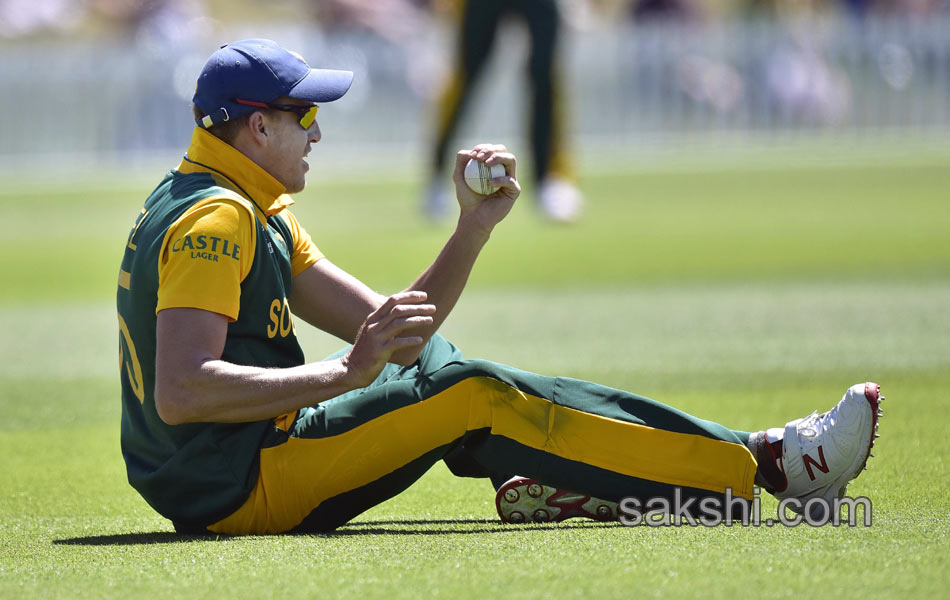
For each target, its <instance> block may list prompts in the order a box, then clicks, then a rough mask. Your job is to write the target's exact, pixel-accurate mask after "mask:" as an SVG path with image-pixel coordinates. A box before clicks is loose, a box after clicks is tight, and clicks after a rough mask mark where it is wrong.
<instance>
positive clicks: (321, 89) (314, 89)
mask: <svg viewBox="0 0 950 600" xmlns="http://www.w3.org/2000/svg"><path fill="white" fill-rule="evenodd" d="M352 83H353V72H352V71H334V70H332V69H310V73H308V74H307V76H306V77H304V78H303V79H301V80H300V82H299V83H298V84H297V85H295V86H294V87H293V89H291V90H290V93H289V94H287V95H288V96H290V97H291V98H296V99H298V100H309V101H310V102H333V101H334V100H338V99H339V98H342V97H343V94H345V93H346V91H347V90H348V89H350V85H351V84H352Z"/></svg>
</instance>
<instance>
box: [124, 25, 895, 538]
mask: <svg viewBox="0 0 950 600" xmlns="http://www.w3.org/2000/svg"><path fill="white" fill-rule="evenodd" d="M351 80H352V73H350V72H347V71H331V70H321V69H311V68H310V67H309V66H308V65H307V63H306V62H304V60H303V59H302V58H300V57H299V56H298V55H296V54H293V53H291V52H288V51H286V50H284V49H282V48H281V47H279V46H278V45H277V44H275V43H274V42H271V41H268V40H245V41H241V42H236V43H233V44H230V45H226V46H222V47H221V49H219V50H217V51H216V52H215V53H214V54H212V56H211V57H210V59H209V60H208V62H207V64H206V65H205V66H204V69H203V70H202V72H201V75H200V77H199V79H198V85H197V90H196V92H195V96H194V104H195V107H194V110H195V119H196V122H197V125H198V126H197V127H196V128H195V130H194V136H193V138H192V142H191V146H190V147H189V148H188V151H187V154H186V155H185V157H184V158H183V160H182V161H181V163H180V164H179V165H178V167H177V168H175V169H173V170H171V171H169V172H168V173H167V174H166V175H165V177H164V179H163V180H162V181H161V183H159V185H158V187H157V188H156V189H155V191H154V192H152V194H151V195H150V196H149V197H148V199H147V200H146V201H145V205H144V207H143V208H142V210H141V212H140V214H139V216H138V218H137V220H136V222H135V224H134V226H133V228H132V231H131V233H130V235H129V238H128V242H127V244H126V247H125V255H124V257H123V259H122V265H121V270H120V273H119V286H118V299H117V301H118V313H119V329H120V335H119V339H120V359H121V365H122V366H121V379H122V382H121V385H122V408H123V410H122V453H123V456H124V458H125V462H126V465H127V471H128V478H129V482H130V483H131V484H132V486H133V487H134V488H135V489H136V490H138V491H139V493H141V495H142V496H143V497H144V498H145V499H146V500H147V501H148V503H149V504H150V505H151V506H153V507H154V508H155V510H157V511H158V512H159V513H161V514H162V515H164V516H165V517H167V518H169V519H171V520H172V522H173V523H174V525H175V527H176V529H177V530H178V531H181V532H217V533H229V534H244V533H276V532H287V531H325V530H330V529H333V528H335V527H338V526H340V525H342V524H344V523H346V522H347V521H349V520H350V519H352V518H354V517H355V516H357V515H359V514H360V513H361V512H363V511H365V510H367V509H368V508H370V507H372V506H374V505H376V504H379V503H381V502H383V501H384V500H386V499H388V498H390V497H392V496H394V495H396V494H398V493H400V492H401V491H403V490H405V489H406V488H407V487H409V486H410V485H411V484H412V483H413V482H414V481H416V480H417V479H419V477H420V476H422V474H423V473H425V472H426V470H428V469H429V468H430V467H431V466H432V465H433V464H435V463H436V462H438V461H440V460H443V461H445V462H446V464H447V465H448V467H449V469H450V470H451V471H452V472H453V473H455V474H456V475H460V476H476V477H490V478H491V479H492V481H493V483H494V485H495V488H496V490H497V496H496V504H497V506H498V509H499V514H500V517H501V519H502V520H504V521H506V522H520V521H528V520H539V521H544V520H552V521H559V520H562V519H566V518H569V517H575V516H586V517H590V518H596V519H601V520H608V519H614V518H617V502H618V501H620V500H621V499H623V498H626V497H634V498H639V499H646V498H654V497H661V498H673V497H674V493H675V494H677V495H680V496H681V497H683V498H695V499H704V498H717V499H721V498H723V497H724V495H726V494H727V493H728V494H733V495H734V496H736V497H741V498H744V499H746V501H748V500H751V499H752V498H753V494H754V492H753V485H754V484H757V485H759V486H762V487H764V488H765V489H766V490H768V491H770V492H772V493H773V494H775V495H776V496H777V497H779V498H786V497H795V498H798V499H800V500H802V501H805V500H808V499H811V498H822V499H833V498H836V497H838V496H841V495H843V493H844V490H845V485H846V484H847V483H848V481H849V480H851V479H852V478H854V477H855V476H856V475H857V474H858V473H859V472H860V471H861V469H862V468H863V466H864V464H865V462H866V460H867V457H868V454H869V452H870V448H871V445H872V442H873V436H874V432H875V429H876V427H877V416H878V402H879V400H881V399H882V398H881V396H880V395H879V387H878V386H877V385H875V384H872V383H867V384H864V383H862V384H858V385H855V386H853V387H851V388H850V389H848V390H847V392H846V393H845V395H844V398H843V399H842V400H841V401H840V402H839V403H838V404H837V405H836V406H835V407H834V408H832V409H831V410H830V411H829V412H827V413H824V414H821V415H818V414H812V415H811V416H809V417H806V418H805V419H799V420H796V421H792V422H791V423H788V424H787V425H786V426H785V427H783V428H781V427H780V428H775V429H768V430H766V431H759V432H757V433H752V434H750V433H746V432H742V431H733V430H731V429H729V428H727V427H724V426H722V425H718V424H716V423H712V422H709V421H705V420H702V419H697V418H695V417H692V416H690V415H687V414H685V413H683V412H681V411H678V410H675V409H673V408H670V407H668V406H665V405H663V404H660V403H658V402H655V401H653V400H650V399H648V398H644V397H641V396H637V395H635V394H631V393H628V392H624V391H619V390H615V389H611V388H607V387H604V386H601V385H597V384H594V383H588V382H585V381H579V380H573V379H565V378H552V377H543V376H540V375H535V374H532V373H526V372H524V371H520V370H517V369H513V368H511V367H507V366H503V365H500V364H496V363H492V362H488V361H485V360H465V359H463V358H462V354H461V352H460V351H459V350H458V349H457V348H456V347H455V346H453V345H452V344H451V343H449V342H448V341H446V340H445V339H443V338H441V337H440V336H438V335H437V333H436V332H437V330H438V329H439V326H440V325H441V324H442V322H443V321H444V320H445V319H446V317H448V315H449V313H450V312H451V311H452V307H453V306H454V305H455V303H456V301H457V300H458V298H459V295H460V294H461V293H462V289H463V288H464V287H465V283H466V280H467V278H468V275H469V273H470V271H471V269H472V266H473V265H474V264H475V260H476V258H477V256H478V254H479V252H480V250H481V249H482V247H483V246H484V244H485V243H486V242H487V241H488V239H489V236H490V235H491V233H492V231H493V229H494V228H495V226H496V225H498V223H500V222H501V221H502V220H503V219H504V218H505V216H506V215H507V214H508V212H509V210H510V209H511V207H512V205H513V204H514V202H515V200H516V199H517V198H518V195H519V193H520V191H521V190H520V187H519V184H518V178H517V166H516V161H515V157H514V156H513V155H512V154H510V153H509V152H508V151H507V150H506V149H505V148H504V147H503V146H496V145H488V144H483V145H478V146H476V147H474V148H472V149H471V150H463V151H460V152H459V153H458V155H457V158H456V163H455V170H454V173H453V180H454V182H455V193H456V197H457V199H458V204H459V218H458V225H457V227H456V229H455V230H454V232H453V233H452V235H451V236H450V237H449V239H448V241H447V242H446V243H445V246H444V247H443V248H442V251H441V252H440V253H439V255H438V256H437V257H436V258H435V261H434V262H433V263H432V265H431V266H430V267H429V268H428V269H426V270H425V271H424V272H423V273H422V274H421V275H420V276H419V277H418V278H417V279H416V280H415V281H414V282H412V283H411V284H410V285H409V286H408V287H407V288H406V289H405V291H402V292H399V293H396V294H393V295H392V296H389V297H384V296H382V295H380V294H378V293H376V292H374V291H373V290H371V289H370V288H368V287H367V286H366V285H364V284H363V283H361V282H360V281H359V280H358V279H356V278H355V277H353V276H352V275H350V274H348V273H346V272H344V271H343V270H341V269H340V268H338V267H337V266H335V265H334V264H333V263H332V262H330V260H329V259H327V258H324V256H323V255H322V254H321V253H320V251H319V250H318V249H317V247H316V246H315V245H314V243H313V241H311V238H310V236H309V235H308V234H307V232H306V230H305V229H304V228H303V226H301V224H300V223H299V222H298V221H297V219H296V218H295V217H294V215H293V213H292V212H291V211H290V208H289V207H290V206H291V205H292V204H293V200H291V198H290V196H288V194H292V193H295V192H299V191H301V190H302V189H303V188H304V179H305V175H306V172H307V169H308V165H307V161H306V158H307V155H308V154H309V153H310V150H311V148H312V144H315V143H317V142H318V141H320V129H319V127H318V125H317V121H316V120H315V118H314V117H315V115H316V113H317V105H318V104H323V103H327V102H332V101H334V100H337V99H339V98H340V97H342V96H343V95H344V94H345V93H346V91H347V89H348V88H349V86H350V83H351ZM470 159H475V160H478V161H483V162H484V163H486V164H487V165H489V166H491V165H498V164H500V165H504V167H505V172H506V174H505V175H504V176H503V177H500V178H497V179H495V180H494V183H497V184H500V186H501V187H500V189H499V190H498V191H497V192H495V193H493V194H491V195H488V196H481V195H478V194H475V193H474V192H473V191H472V190H470V189H469V188H468V187H467V186H466V184H465V183H464V180H463V175H462V174H463V170H464V166H465V164H466V163H467V162H468V161H469V160H470ZM292 315H293V316H292ZM298 320H303V321H305V322H306V323H309V324H310V325H313V326H314V327H318V328H320V329H322V330H324V331H326V332H328V333H330V334H333V335H335V336H337V337H339V338H341V339H342V340H345V341H346V342H348V343H350V344H351V345H350V346H348V347H347V348H346V349H344V350H343V351H341V352H340V353H339V354H337V355H335V356H333V357H330V358H328V359H326V360H323V361H320V362H310V363H308V362H306V361H305V360H304V355H303V352H302V351H301V348H300V346H299V344H298V342H297V339H296V336H295V330H296V327H297V325H298V322H297V321H298ZM513 475H518V477H512V476H513ZM568 490H570V491H571V492H572V493H567V491H568ZM740 504H741V502H740Z"/></svg>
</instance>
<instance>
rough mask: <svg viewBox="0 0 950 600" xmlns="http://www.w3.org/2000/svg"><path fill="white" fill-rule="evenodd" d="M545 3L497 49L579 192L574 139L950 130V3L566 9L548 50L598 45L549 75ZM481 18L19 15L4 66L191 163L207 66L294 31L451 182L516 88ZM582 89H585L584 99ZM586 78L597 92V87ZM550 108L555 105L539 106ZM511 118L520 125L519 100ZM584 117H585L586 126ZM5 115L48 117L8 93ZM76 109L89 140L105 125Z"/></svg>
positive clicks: (200, 6)
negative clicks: (218, 53)
mask: <svg viewBox="0 0 950 600" xmlns="http://www.w3.org/2000/svg"><path fill="white" fill-rule="evenodd" d="M469 1H470V2H471V3H472V4H471V5H469V8H472V7H476V9H477V10H476V11H477V12H485V6H487V5H488V4H492V5H494V6H497V1H496V0H492V2H489V0H469ZM476 2H482V4H478V5H476V4H475V3H476ZM545 2H546V3H547V4H551V3H552V0H509V1H508V3H507V5H505V7H506V10H503V11H502V12H505V14H504V15H502V17H499V19H498V21H499V23H500V24H499V23H494V24H484V23H483V24H482V27H488V29H487V31H489V35H490V36H491V37H494V36H495V31H496V29H497V30H499V33H498V36H497V37H498V38H499V39H500V40H501V42H505V43H504V44H500V45H501V46H502V47H503V48H504V49H505V51H508V52H516V53H518V56H514V57H513V58H512V60H510V61H508V62H512V63H517V65H525V66H527V67H528V68H527V69H525V68H520V69H519V67H515V69H519V72H518V74H517V75H516V76H515V77H516V78H518V79H520V82H519V83H524V84H526V85H522V86H509V87H520V88H521V89H523V90H527V92H526V94H525V95H526V96H527V97H529V98H531V101H532V103H533V105H534V106H533V108H531V109H529V110H527V111H524V112H522V113H521V114H519V115H518V119H520V123H518V124H517V126H515V125H512V126H511V129H512V130H516V131H518V132H520V133H522V134H523V135H524V138H525V139H529V138H530V143H531V144H532V147H533V150H532V154H533V157H534V160H533V161H531V162H533V163H535V178H536V179H537V180H538V181H539V182H544V181H545V180H551V181H553V182H555V183H558V184H559V183H561V182H566V183H567V184H570V183H571V182H572V180H573V175H572V174H571V173H570V172H569V171H568V170H567V169H564V168H563V166H564V165H566V164H569V163H570V162H571V161H570V157H569V155H568V154H567V153H566V152H565V151H564V148H566V147H569V146H570V144H571V141H570V140H569V139H568V138H570V137H571V136H570V135H569V133H568V130H569V129H570V130H572V131H575V132H581V133H582V134H583V135H586V136H588V139H593V138H596V137H597V136H602V137H603V138H608V137H610V136H613V137H614V138H616V137H617V136H623V135H626V136H627V137H628V138H629V137H632V136H633V135H639V134H641V133H646V134H649V133H651V132H660V133H674V134H675V133H676V132H684V131H685V132H703V131H712V130H722V131H726V130H729V131H740V132H742V131H765V130H767V131H793V130H795V131H797V130H801V129H812V128H814V129H838V128H840V129H847V128H851V129H852V130H866V129H873V128H879V129H888V128H906V127H911V128H917V129H920V130H926V129H928V128H932V126H933V125H936V126H937V127H947V126H948V125H950V111H948V110H946V106H948V104H947V103H946V99H947V98H948V97H950V85H948V83H947V82H950V33H948V31H947V24H950V0H553V3H554V4H555V5H556V7H557V9H556V12H557V13H558V16H557V19H556V20H557V22H558V23H557V32H554V30H553V29H552V30H551V31H549V32H547V33H543V34H542V36H541V38H543V37H544V36H548V37H551V38H557V39H558V40H560V39H562V38H564V37H565V35H564V34H570V33H571V32H575V33H576V34H578V35H577V36H575V40H576V39H581V38H582V39H583V40H584V41H585V45H583V46H582V47H581V46H580V45H577V44H575V45H574V46H571V47H570V51H569V52H563V51H561V52H558V51H555V50H552V49H551V48H553V47H554V46H555V43H554V42H553V41H551V43H550V44H548V46H550V47H549V48H548V50H547V52H548V53H549V54H550V55H551V56H553V58H551V59H550V61H548V62H550V63H551V64H550V65H548V63H547V62H545V61H544V60H539V59H538V56H540V54H542V51H541V50H539V48H544V47H546V46H545V45H544V43H543V40H541V42H539V41H538V39H540V38H538V36H536V35H535V34H536V33H537V29H538V25H537V23H538V19H536V18H534V17H531V16H527V15H528V13H526V12H524V11H525V10H528V9H525V8H522V9H521V14H515V13H517V12H518V11H516V10H507V9H508V8H510V7H512V6H514V5H516V4H517V5H519V6H522V7H525V6H527V7H529V8H530V9H531V10H535V9H537V10H541V9H540V8H539V7H541V5H542V4H543V3H545ZM471 13H472V11H471V10H469V11H468V12H466V0H266V1H265V0H0V48H4V47H5V48H7V49H8V50H7V51H6V52H5V53H4V54H2V55H0V88H10V89H12V86H13V85H18V86H20V87H21V88H22V89H27V90H29V94H28V95H31V96H32V97H45V96H47V95H50V96H54V95H55V94H51V89H55V85H54V84H53V83H50V82H48V81H47V79H49V80H52V79H53V78H52V77H43V78H40V77H35V76H32V72H33V71H35V69H36V66H35V65H36V64H39V63H37V62H36V61H40V63H42V64H46V65H49V62H48V59H47V58H44V57H49V56H55V57H57V59H56V61H57V62H56V64H55V65H49V68H50V69H54V70H56V73H55V76H56V77H59V78H60V79H62V80H68V81H71V82H74V85H82V86H85V87H82V88H79V87H77V88H76V89H81V90H82V95H83V97H84V98H85V99H86V103H87V104H90V105H93V106H96V105H97V103H100V104H101V103H109V104H110V105H111V104H115V105H116V108H115V109H114V112H117V113H118V114H119V119H117V121H116V122H117V123H125V122H129V121H130V120H132V119H135V118H136V117H137V115H139V114H142V113H143V112H145V113H147V114H149V115H150V118H149V119H148V120H146V122H145V123H144V124H142V125H141V126H139V127H136V128H126V127H122V126H121V125H113V124H110V123H109V122H106V123H105V124H102V123H91V124H89V126H88V131H85V130H83V131H80V132H79V133H76V135H75V137H76V141H75V145H76V146H77V147H81V146H82V145H83V144H86V145H87V146H90V147H92V148H94V149H105V150H108V149H110V148H117V149H118V150H119V151H120V152H126V151H127V150H129V149H131V150H137V149H146V148H169V147H176V146H177V145H180V144H181V143H182V139H183V138H184V137H185V136H187V135H188V133H189V132H188V128H187V127H186V128H185V129H182V128H181V127H180V126H179V125H180V124H181V123H182V122H183V121H182V120H181V116H180V115H181V112H182V111H186V109H187V106H185V109H182V108H181V106H182V105H186V104H187V102H188V101H189V100H190V98H191V95H192V93H193V91H194V77H195V74H196V73H197V72H198V71H199V70H200V67H201V65H202V64H203V61H204V59H205V57H207V55H208V54H209V53H210V52H211V51H212V50H214V49H215V47H216V46H217V45H218V44H220V43H222V42H224V41H228V40H230V39H232V37H233V36H235V35H240V36H242V37H251V36H255V35H259V36H263V37H268V33H270V32H276V33H274V35H284V36H286V37H288V38H289V39H286V40H282V42H283V43H287V44H290V45H291V46H293V47H295V48H298V49H300V50H301V51H304V50H306V51H307V52H311V54H310V56H319V57H320V59H319V60H320V62H321V66H325V67H329V68H348V69H352V70H354V71H355V72H357V73H358V74H359V77H360V79H359V85H358V86H354V89H353V91H352V92H351V93H350V95H349V96H348V102H347V103H346V105H345V106H340V107H339V113H338V115H340V116H341V117H345V115H344V113H347V112H349V113H350V114H356V113H359V114H360V117H359V119H356V118H355V117H354V118H353V119H352V120H350V121H347V123H346V124H347V127H348V128H349V129H348V131H360V132H362V131H363V130H366V131H368V132H370V134H368V135H367V138H368V139H380V140H382V141H384V142H386V141H390V140H391V139H393V138H396V139H405V136H406V135H415V136H416V138H418V139H424V140H426V142H425V143H426V144H427V145H428V146H429V147H430V148H431V150H430V151H427V152H428V154H430V155H431V156H432V159H431V160H430V161H429V162H431V163H432V164H431V165H429V166H428V167H427V168H428V169H429V170H430V171H431V172H432V173H441V172H443V171H444V168H443V167H444V163H443V162H440V161H441V160H442V158H440V157H443V155H444V154H445V147H451V144H454V143H455V142H454V138H455V137H456V136H458V135H460V131H461V133H462V134H464V133H467V132H466V131H465V130H464V128H461V127H457V125H458V124H459V122H460V121H461V120H462V119H463V117H464V118H468V119H469V121H468V122H469V123H471V122H473V121H474V122H476V123H477V124H478V126H479V127H485V126H486V125H492V123H488V122H486V120H485V118H484V117H485V116H486V115H485V113H484V110H485V108H484V105H485V104H486V102H481V106H480V107H479V106H475V107H474V108H481V110H482V111H483V112H482V113H481V114H480V116H481V120H480V121H479V119H478V118H477V117H479V113H477V111H475V110H472V108H473V106H471V105H469V106H468V109H466V98H467V97H470V96H471V95H472V94H471V93H470V88H474V87H475V85H474V82H475V80H476V79H478V77H477V73H474V71H479V72H480V71H482V70H483V71H486V72H490V73H492V75H491V76H494V77H496V81H495V82H493V83H494V84H495V85H496V88H495V89H497V85H498V79H497V77H498V74H499V71H500V69H497V68H496V69H495V70H492V69H491V68H488V67H486V68H484V69H483V68H482V64H481V63H479V64H471V65H469V67H468V69H466V68H465V67H464V66H463V64H464V60H462V59H463V58H464V55H463V54H462V53H460V47H463V46H465V43H464V40H465V39H466V37H465V35H464V32H465V31H466V30H465V27H464V25H463V23H465V22H468V23H470V24H471V21H472V19H471ZM466 15H467V16H466ZM502 21H503V22H502ZM828 23H831V26H826V25H827V24H828ZM881 23H884V24H885V25H886V26H885V27H881ZM526 25H527V26H526ZM470 29H471V28H470ZM479 31H480V32H481V33H479V34H478V35H475V36H474V37H476V38H477V37H479V36H482V37H485V35H486V34H484V31H486V29H481V30H479ZM608 32H609V34H608ZM526 33H530V36H528V35H525V34H526ZM471 37H473V36H471V35H470V36H469V38H471ZM529 37H530V40H531V41H528V42H526V41H525V40H526V39H527V38H529ZM459 40H462V42H463V43H461V44H460V43H459ZM469 41H471V40H469ZM80 42H81V43H80ZM17 44H31V45H32V47H33V49H34V52H32V53H31V54H33V55H35V56H34V62H30V61H29V60H27V59H25V58H24V57H23V56H21V55H20V54H18V53H17V52H15V51H11V50H10V49H11V48H14V47H15V46H16V45H17ZM557 44H558V45H559V46H560V45H561V42H557ZM486 45H487V46H489V48H488V50H485V49H484V48H477V51H476V47H477V44H471V43H469V44H468V46H467V47H469V55H472V54H477V53H482V54H490V53H491V46H492V44H486ZM602 46H603V47H602ZM63 47H67V48H70V52H69V54H68V55H63V53H62V48H63ZM512 48H513V49H514V50H512ZM579 48H580V50H583V52H579V51H578V49H579ZM572 52H573V54H571V53H572ZM496 54H497V53H496ZM43 61H47V62H43ZM470 62H471V61H470ZM483 62H484V61H483ZM103 64H108V65H109V68H108V69H103V68H101V66H102V65H103ZM532 65H533V66H532ZM539 65H542V66H543V67H544V68H538V67H539ZM44 68H46V67H44ZM57 69H58V70H57ZM513 70H514V69H511V70H509V72H511V71H513ZM548 70H550V71H551V73H548ZM467 71H473V72H472V73H468V72H467ZM562 71H563V72H565V73H567V72H570V74H572V75H573V76H574V77H575V81H572V82H568V83H566V84H565V83H564V81H563V80H566V78H560V77H558V74H559V73H560V72H562ZM579 78H583V80H584V81H585V82H587V85H586V86H584V85H578V84H577V80H578V79H579ZM76 82H79V83H76ZM592 82H593V83H595V85H590V84H591V83H592ZM44 85H48V86H53V87H52V88H50V89H47V88H46V87H43V86H44ZM453 86H455V87H453ZM561 89H563V90H564V91H565V93H564V94H561V96H563V97H564V101H563V102H561V101H560V98H559V97H558V96H559V90H561ZM106 90H108V92H106ZM508 93H509V91H508V90H507V89H506V90H505V94H508ZM568 96H571V98H568ZM523 97H524V96H523ZM548 97H553V98H554V99H555V101H552V102H548V103H544V102H541V101H540V100H539V99H544V98H548ZM482 99H484V96H482ZM504 100H505V101H506V104H505V107H506V108H507V106H511V105H513V104H514V103H515V101H516V100H518V97H517V96H512V97H511V98H509V97H507V96H506V97H505V99H504ZM476 104H478V103H476ZM524 104H527V103H524ZM369 106H372V107H373V110H366V109H367V108H368V107H369ZM380 107H382V109H381V108H380ZM562 107H566V108H562ZM573 107H579V108H581V109H582V110H568V109H570V108H573ZM0 108H5V109H6V110H11V109H15V110H18V111H23V110H26V111H29V110H39V109H38V107H36V106H30V107H23V106H18V105H16V99H14V98H10V97H4V95H0ZM75 110H76V114H75V117H76V118H75V119H74V120H75V122H77V123H85V122H87V121H89V120H90V119H94V118H98V115H99V112H101V111H98V112H97V111H96V110H92V109H88V110H87V109H86V108H85V107H83V106H78V105H77V107H76V108H75ZM512 112H514V111H512ZM473 113H475V117H476V118H474V119H473ZM572 115H573V116H575V117H577V118H575V119H574V122H570V121H571V116H572ZM581 120H583V123H580V121H581ZM23 121H24V122H28V121H30V120H29V119H23ZM338 122H339V119H338ZM185 125H186V126H187V125H188V124H187V123H185ZM507 126H508V125H507V124H506V127H507ZM4 127H5V128H6V131H5V134H6V135H5V137H6V138H7V140H6V144H3V143H0V155H2V154H4V145H5V146H6V148H7V149H8V152H10V153H12V152H14V150H15V149H18V148H21V149H22V148H26V150H30V149H31V146H30V144H31V143H33V142H31V140H32V139H33V137H35V136H33V134H32V133H31V132H29V131H27V130H26V129H24V130H23V131H19V129H17V127H18V123H17V122H10V123H7V124H5V125H4ZM409 128H414V133H407V132H408V131H409ZM506 131H507V130H506ZM17 132H19V133H17ZM539 132H540V133H539ZM479 133H481V132H479ZM387 135H388V137H387ZM18 136H19V137H18ZM354 139H356V138H354ZM432 178H433V180H434V179H435V176H432ZM539 187H540V186H539ZM554 187H557V188H559V189H561V190H562V192H563V191H564V190H567V192H564V193H561V194H560V196H561V197H563V198H568V199H570V200H569V201H558V202H553V203H552V204H551V206H554V207H555V208H554V209H550V208H548V209H545V210H546V211H547V212H548V213H549V214H552V215H560V216H559V217H557V218H559V219H562V220H569V219H571V218H573V216H574V215H575V214H577V213H578V211H579V208H578V207H579V206H580V200H579V199H577V198H575V197H574V196H576V194H575V195H573V196H572V194H571V193H569V192H570V189H569V188H566V187H565V186H563V185H555V186H554ZM441 195H444V194H443V193H442V191H441V190H440V189H438V186H437V185H433V186H432V190H431V194H430V195H429V199H428V200H427V201H426V202H427V204H426V210H427V212H429V213H430V215H434V216H437V215H438V214H439V213H440V211H441V208H440V207H441V206H443V205H444V202H443V201H442V200H440V196H441ZM542 205H544V202H543V201H542Z"/></svg>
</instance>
